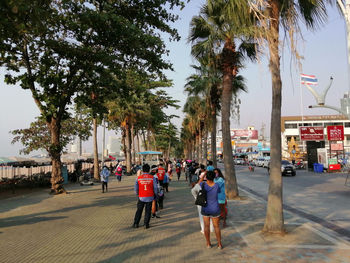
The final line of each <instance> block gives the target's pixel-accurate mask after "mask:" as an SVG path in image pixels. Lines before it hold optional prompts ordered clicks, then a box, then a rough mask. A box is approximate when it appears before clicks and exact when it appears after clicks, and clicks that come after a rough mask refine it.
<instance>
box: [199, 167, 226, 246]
mask: <svg viewBox="0 0 350 263" xmlns="http://www.w3.org/2000/svg"><path fill="white" fill-rule="evenodd" d="M214 178H215V173H214V172H213V171H208V172H207V181H206V182H201V183H200V186H201V188H202V187H204V189H205V190H206V192H207V206H205V207H202V209H201V213H202V215H203V220H204V235H205V240H206V242H207V248H211V247H212V245H211V242H210V231H209V226H210V219H211V220H213V225H214V230H215V235H216V240H217V242H218V245H217V247H218V249H222V244H221V230H220V224H219V221H220V207H219V203H218V194H219V193H220V188H219V185H218V184H216V183H214Z"/></svg>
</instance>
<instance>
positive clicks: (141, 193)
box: [132, 163, 171, 229]
mask: <svg viewBox="0 0 350 263" xmlns="http://www.w3.org/2000/svg"><path fill="white" fill-rule="evenodd" d="M166 168H168V167H167V166H166ZM166 168H165V167H164V164H163V163H160V164H159V165H158V166H156V165H154V166H152V167H150V166H149V165H148V164H147V163H146V164H144V165H143V166H142V171H140V172H139V174H138V175H137V178H136V180H135V185H134V190H135V193H136V195H137V196H138V201H137V210H136V213H135V217H134V223H133V225H132V227H133V228H138V227H139V223H140V220H141V216H142V211H143V209H144V208H145V217H144V227H145V228H146V229H148V228H149V227H150V225H149V223H150V220H151V217H152V218H160V216H159V215H158V212H159V210H162V209H163V207H164V205H163V201H164V198H165V192H169V182H170V181H171V174H169V170H168V169H166Z"/></svg>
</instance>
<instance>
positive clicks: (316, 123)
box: [281, 115, 350, 157]
mask: <svg viewBox="0 0 350 263" xmlns="http://www.w3.org/2000/svg"><path fill="white" fill-rule="evenodd" d="M334 125H340V126H343V127H344V141H343V144H344V152H345V153H350V120H348V119H347V118H346V117H344V116H342V115H312V116H284V117H282V118H281V132H282V152H283V153H282V154H283V155H284V156H283V157H288V145H290V142H291V141H292V140H294V141H295V143H296V144H297V145H298V147H299V149H298V150H299V151H300V152H304V153H305V152H306V141H302V140H301V139H300V127H323V130H324V142H325V147H324V148H325V149H327V150H328V149H329V141H328V140H327V126H334ZM328 151H329V150H328Z"/></svg>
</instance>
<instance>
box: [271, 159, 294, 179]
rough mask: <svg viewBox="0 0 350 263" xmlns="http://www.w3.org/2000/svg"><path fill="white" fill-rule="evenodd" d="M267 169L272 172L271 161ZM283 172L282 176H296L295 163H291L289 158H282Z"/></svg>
mask: <svg viewBox="0 0 350 263" xmlns="http://www.w3.org/2000/svg"><path fill="white" fill-rule="evenodd" d="M267 171H268V173H269V174H270V163H269V166H268V167H267ZM281 173H282V176H286V175H290V176H295V175H296V171H295V167H294V165H293V164H291V163H290V162H289V161H287V160H282V162H281Z"/></svg>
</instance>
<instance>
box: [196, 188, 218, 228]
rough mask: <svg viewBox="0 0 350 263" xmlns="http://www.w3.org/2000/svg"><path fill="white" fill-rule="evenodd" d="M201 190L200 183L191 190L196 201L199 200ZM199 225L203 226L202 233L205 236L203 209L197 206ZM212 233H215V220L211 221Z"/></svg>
mask: <svg viewBox="0 0 350 263" xmlns="http://www.w3.org/2000/svg"><path fill="white" fill-rule="evenodd" d="M200 190H201V187H200V185H199V183H197V184H195V185H194V186H193V188H192V190H191V194H192V195H193V197H194V199H196V198H197V195H198V192H199V191H200ZM197 210H198V218H199V225H200V226H201V233H202V234H204V220H203V215H202V207H201V206H200V205H197ZM210 232H214V226H213V220H210Z"/></svg>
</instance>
